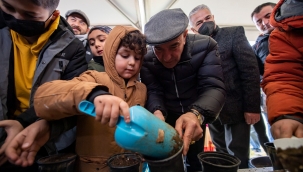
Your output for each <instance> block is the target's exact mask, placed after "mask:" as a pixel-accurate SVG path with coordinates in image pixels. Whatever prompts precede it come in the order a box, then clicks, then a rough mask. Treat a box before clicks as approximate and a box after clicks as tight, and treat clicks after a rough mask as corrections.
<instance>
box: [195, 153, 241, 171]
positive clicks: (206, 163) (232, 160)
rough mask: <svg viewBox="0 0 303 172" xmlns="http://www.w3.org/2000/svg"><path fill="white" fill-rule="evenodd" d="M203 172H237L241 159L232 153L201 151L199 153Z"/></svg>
mask: <svg viewBox="0 0 303 172" xmlns="http://www.w3.org/2000/svg"><path fill="white" fill-rule="evenodd" d="M198 158H199V160H200V163H201V166H202V171H203V172H214V171H215V172H237V171H238V168H239V165H240V163H241V161H240V160H239V159H238V158H237V157H235V156H233V155H230V154H226V153H220V152H201V153H199V154H198Z"/></svg>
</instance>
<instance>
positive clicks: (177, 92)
mask: <svg viewBox="0 0 303 172" xmlns="http://www.w3.org/2000/svg"><path fill="white" fill-rule="evenodd" d="M172 75H173V78H172V79H173V81H174V84H175V90H176V94H177V98H178V99H179V100H180V97H179V91H178V87H177V83H176V77H175V70H174V69H172ZM179 102H180V106H181V108H182V113H184V108H183V105H182V102H181V101H179Z"/></svg>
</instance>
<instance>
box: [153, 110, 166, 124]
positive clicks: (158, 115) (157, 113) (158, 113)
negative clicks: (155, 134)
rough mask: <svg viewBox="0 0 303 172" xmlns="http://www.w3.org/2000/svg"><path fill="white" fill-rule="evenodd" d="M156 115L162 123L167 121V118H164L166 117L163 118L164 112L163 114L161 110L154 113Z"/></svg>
mask: <svg viewBox="0 0 303 172" xmlns="http://www.w3.org/2000/svg"><path fill="white" fill-rule="evenodd" d="M154 115H155V116H156V117H157V118H159V119H161V120H162V121H165V118H164V116H163V114H162V112H161V111H160V110H156V111H155V112H154Z"/></svg>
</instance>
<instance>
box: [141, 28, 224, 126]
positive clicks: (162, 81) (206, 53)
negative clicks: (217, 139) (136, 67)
mask: <svg viewBox="0 0 303 172" xmlns="http://www.w3.org/2000/svg"><path fill="white" fill-rule="evenodd" d="M141 79H142V82H143V83H144V84H146V86H147V92H148V99H147V103H146V108H147V109H148V110H149V111H151V112H154V111H155V110H161V111H162V113H164V115H168V116H170V115H175V116H176V118H177V117H179V116H180V115H182V114H184V113H186V112H189V111H190V109H196V110H198V111H199V112H200V113H201V114H202V115H203V116H204V117H205V121H204V123H210V122H213V121H214V120H215V119H216V118H217V116H218V114H219V112H220V110H221V108H222V106H223V105H224V102H225V87H224V83H223V76H222V67H221V61H220V58H219V56H218V53H217V43H216V42H215V41H214V40H213V39H212V38H210V37H208V36H202V35H193V34H188V35H187V38H186V44H185V45H184V50H183V52H182V55H181V59H180V61H179V62H178V64H177V65H176V66H175V67H173V68H171V69H168V68H166V67H164V66H163V65H162V64H161V62H160V61H159V60H158V59H157V57H156V56H155V54H154V52H153V50H152V49H150V50H149V51H148V53H147V54H146V56H145V57H144V62H143V66H142V70H141Z"/></svg>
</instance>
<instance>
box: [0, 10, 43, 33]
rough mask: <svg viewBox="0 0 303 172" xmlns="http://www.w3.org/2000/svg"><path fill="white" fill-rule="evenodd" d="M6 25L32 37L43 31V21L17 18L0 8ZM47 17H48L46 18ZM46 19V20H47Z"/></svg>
mask: <svg viewBox="0 0 303 172" xmlns="http://www.w3.org/2000/svg"><path fill="white" fill-rule="evenodd" d="M0 11H1V13H2V16H3V19H4V22H5V24H6V26H8V27H9V28H10V29H12V30H13V31H15V32H17V33H19V34H20V35H23V36H27V37H32V36H36V35H41V34H42V33H44V31H45V22H41V21H32V20H19V19H16V18H15V17H14V16H12V15H10V14H7V13H5V12H4V11H2V10H0ZM48 19H49V18H48ZM48 19H46V21H47V20H48Z"/></svg>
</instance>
